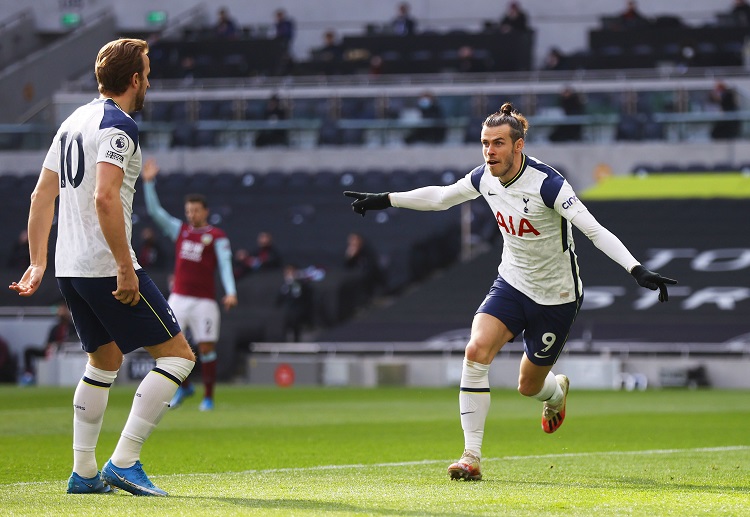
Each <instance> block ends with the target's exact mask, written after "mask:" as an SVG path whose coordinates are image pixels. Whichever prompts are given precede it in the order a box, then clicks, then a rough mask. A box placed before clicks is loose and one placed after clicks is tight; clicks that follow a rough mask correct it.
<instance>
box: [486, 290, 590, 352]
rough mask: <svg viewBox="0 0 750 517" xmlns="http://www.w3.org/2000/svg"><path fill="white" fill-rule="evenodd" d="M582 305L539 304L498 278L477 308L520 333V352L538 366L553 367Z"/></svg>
mask: <svg viewBox="0 0 750 517" xmlns="http://www.w3.org/2000/svg"><path fill="white" fill-rule="evenodd" d="M582 302H583V294H581V297H580V298H579V299H578V300H577V301H575V302H570V303H563V304H561V305H540V304H538V303H536V302H535V301H533V300H532V299H531V298H529V297H528V296H526V295H525V294H523V293H522V292H520V291H519V290H518V289H516V288H515V287H513V286H511V285H510V284H509V283H508V282H506V281H505V280H503V278H502V277H501V276H500V275H498V277H497V279H496V280H495V283H494V284H492V288H491V289H490V292H489V294H488V295H487V297H486V298H485V299H484V301H483V302H482V304H481V305H480V306H479V308H478V309H477V312H483V313H486V314H489V315H491V316H494V317H496V318H497V319H499V320H500V321H502V322H503V323H504V324H505V326H506V327H508V330H510V331H511V332H512V333H513V335H514V336H517V335H518V334H520V333H521V332H523V349H524V352H525V353H526V357H528V358H529V361H531V362H532V363H534V364H536V365H538V366H551V365H553V364H555V362H556V361H557V358H558V356H559V355H560V353H561V352H562V350H563V347H564V346H565V342H566V341H567V339H568V334H569V333H570V328H571V327H572V326H573V322H574V321H575V319H576V316H577V315H578V309H580V307H581V303H582Z"/></svg>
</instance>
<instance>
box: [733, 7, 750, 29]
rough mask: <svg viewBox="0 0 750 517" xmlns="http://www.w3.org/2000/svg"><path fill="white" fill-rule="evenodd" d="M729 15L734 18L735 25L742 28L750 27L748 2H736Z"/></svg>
mask: <svg viewBox="0 0 750 517" xmlns="http://www.w3.org/2000/svg"><path fill="white" fill-rule="evenodd" d="M729 14H730V15H732V17H733V18H734V23H735V24H737V25H739V26H741V27H747V26H748V25H750V4H748V3H747V0H734V6H732V10H731V11H729Z"/></svg>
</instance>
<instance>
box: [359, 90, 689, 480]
mask: <svg viewBox="0 0 750 517" xmlns="http://www.w3.org/2000/svg"><path fill="white" fill-rule="evenodd" d="M527 129H528V121H527V120H526V118H525V117H524V116H523V115H522V114H521V113H519V112H518V111H516V110H514V109H513V106H512V105H511V104H510V103H506V104H504V105H503V106H502V107H501V108H500V111H497V112H495V113H493V114H491V115H489V116H488V117H487V118H486V119H485V121H484V123H483V125H482V134H481V142H482V151H483V155H484V164H483V165H480V166H479V167H477V168H475V169H474V170H472V171H471V172H469V173H468V174H467V175H466V176H464V177H463V178H461V179H459V180H458V181H457V182H456V183H454V184H452V185H448V186H427V187H422V188H418V189H415V190H411V191H409V192H390V193H389V192H384V193H377V194H375V193H366V192H351V191H347V192H344V194H345V195H346V196H349V197H352V198H355V201H354V202H353V203H352V208H353V210H354V211H355V212H356V213H358V214H361V215H362V216H364V215H365V213H366V211H367V210H382V209H385V208H388V207H391V206H393V207H397V208H410V209H412V210H446V209H448V208H450V207H452V206H455V205H457V204H459V203H463V202H465V201H470V200H472V199H476V198H477V197H479V196H482V197H484V199H485V201H486V202H487V204H488V205H489V206H490V209H491V210H492V213H493V214H494V216H495V218H496V220H497V224H498V228H499V229H500V232H501V233H502V235H503V253H502V259H501V262H500V265H499V267H498V276H497V279H495V282H494V284H493V285H492V287H491V288H490V292H489V293H488V294H487V296H486V297H485V299H484V301H483V302H482V303H481V305H480V306H479V308H478V309H477V312H476V314H475V315H474V321H473V322H472V326H471V337H470V338H469V342H468V344H467V345H466V351H465V355H464V362H463V369H462V373H461V386H460V394H459V411H460V416H461V427H462V428H463V431H464V452H463V455H462V456H461V459H459V460H458V461H457V462H455V463H453V464H451V465H450V466H449V467H448V473H449V475H450V477H451V478H452V479H466V480H479V479H481V478H482V473H481V468H480V458H481V454H482V439H483V435H484V424H485V419H486V417H487V413H488V412H489V408H490V385H489V368H490V363H492V360H493V359H494V358H495V356H496V355H497V353H498V352H499V351H500V349H501V348H502V347H503V346H504V345H505V344H506V343H507V342H509V341H512V340H513V339H514V338H515V337H516V336H518V335H519V334H521V333H522V332H523V342H524V355H523V357H522V358H521V365H520V372H519V377H518V391H519V392H520V393H521V394H522V395H524V396H527V397H532V398H535V399H537V400H539V401H540V402H542V404H543V409H542V429H543V430H544V431H545V432H547V433H554V432H555V431H556V430H557V429H559V428H560V426H561V425H562V423H563V421H564V419H565V410H566V401H567V395H568V388H569V384H570V383H569V380H568V378H567V377H566V376H565V375H555V374H554V373H552V366H553V365H554V364H555V362H556V361H557V358H558V357H559V355H560V353H561V352H562V350H563V347H564V346H565V341H566V339H567V337H568V334H569V331H570V328H571V326H572V325H573V321H574V320H575V318H576V315H577V314H578V311H579V309H580V307H581V303H582V302H583V284H582V282H581V277H580V275H579V271H578V260H577V257H576V254H575V244H574V242H573V232H572V226H575V227H576V228H578V229H579V230H581V231H582V232H583V233H584V235H586V236H587V237H588V238H589V239H591V241H592V242H593V243H594V244H595V245H596V247H598V248H599V249H600V250H602V251H603V252H604V253H606V254H607V256H609V257H610V258H611V259H612V260H614V261H615V262H617V263H618V264H620V265H621V266H622V267H623V268H625V269H626V270H627V271H628V272H630V274H631V275H633V277H635V279H636V281H637V282H638V284H639V285H641V286H642V287H646V288H648V289H652V290H656V289H658V290H659V300H660V301H662V302H666V301H667V299H668V295H667V287H666V285H667V284H676V283H677V282H676V281H675V280H672V279H669V278H665V277H662V276H661V275H659V274H658V273H654V272H652V271H649V270H647V269H645V268H644V267H643V266H642V265H641V264H640V263H639V262H638V261H637V260H636V259H635V258H634V257H633V256H632V255H631V254H630V252H629V251H628V250H627V248H626V247H625V246H624V245H623V244H622V242H620V240H619V239H618V238H617V237H616V236H615V235H613V234H612V233H611V232H610V231H609V230H607V229H606V228H604V227H603V226H602V225H601V224H599V222H597V220H596V219H595V218H594V216H593V215H591V213H590V212H589V211H588V209H587V208H586V207H585V206H584V204H583V203H582V202H581V201H580V200H579V199H578V198H577V197H576V194H575V192H574V191H573V189H572V188H571V186H570V185H569V184H568V182H567V181H566V180H565V179H564V178H563V177H562V176H561V175H560V174H559V173H558V172H557V171H556V170H555V169H553V168H552V167H550V166H549V165H547V164H545V163H542V162H540V161H538V160H536V159H535V158H532V157H530V156H527V155H526V154H524V152H523V150H524V140H525V138H526V131H527Z"/></svg>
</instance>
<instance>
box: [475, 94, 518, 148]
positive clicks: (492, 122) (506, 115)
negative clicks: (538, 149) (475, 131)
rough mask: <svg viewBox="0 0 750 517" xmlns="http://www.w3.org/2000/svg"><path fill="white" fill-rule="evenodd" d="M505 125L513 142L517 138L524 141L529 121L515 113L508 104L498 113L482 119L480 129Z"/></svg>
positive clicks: (511, 105) (501, 107)
mask: <svg viewBox="0 0 750 517" xmlns="http://www.w3.org/2000/svg"><path fill="white" fill-rule="evenodd" d="M506 124H507V125H508V126H510V137H511V139H512V140H513V141H514V142H515V141H516V140H518V139H519V138H523V139H526V131H528V129H529V121H528V120H526V117H524V116H523V115H522V114H521V113H519V112H518V111H516V109H515V108H514V107H513V104H511V103H510V102H506V103H505V104H503V105H502V106H500V109H499V110H498V111H496V112H495V113H493V114H492V115H489V116H488V117H487V118H486V119H484V122H483V123H482V127H499V126H502V125H506Z"/></svg>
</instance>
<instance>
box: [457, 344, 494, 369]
mask: <svg viewBox="0 0 750 517" xmlns="http://www.w3.org/2000/svg"><path fill="white" fill-rule="evenodd" d="M464 356H465V357H466V359H468V360H469V361H474V362H475V363H482V364H490V363H491V362H492V359H493V357H492V353H491V348H490V347H489V346H484V345H483V344H482V343H481V342H480V341H477V340H474V339H471V340H469V343H468V344H467V345H466V350H465V351H464Z"/></svg>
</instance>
